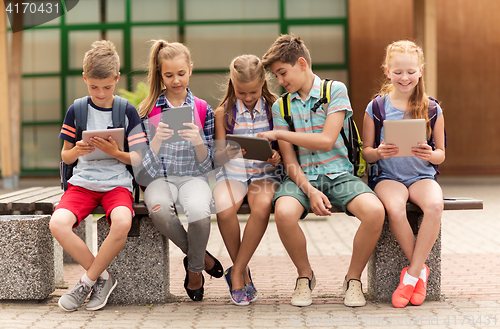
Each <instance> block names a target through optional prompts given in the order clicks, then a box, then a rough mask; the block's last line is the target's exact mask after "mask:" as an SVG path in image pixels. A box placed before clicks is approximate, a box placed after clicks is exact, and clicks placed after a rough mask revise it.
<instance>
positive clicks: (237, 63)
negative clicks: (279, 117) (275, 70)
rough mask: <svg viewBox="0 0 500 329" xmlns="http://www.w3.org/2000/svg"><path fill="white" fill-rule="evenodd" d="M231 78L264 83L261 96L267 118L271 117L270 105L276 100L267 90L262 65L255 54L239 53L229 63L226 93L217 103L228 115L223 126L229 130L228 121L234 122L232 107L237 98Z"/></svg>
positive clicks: (243, 81) (244, 81)
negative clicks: (265, 106) (267, 111)
mask: <svg viewBox="0 0 500 329" xmlns="http://www.w3.org/2000/svg"><path fill="white" fill-rule="evenodd" d="M233 79H235V80H236V81H238V82H240V83H250V82H254V81H259V82H260V83H264V84H263V86H262V97H264V100H265V101H266V104H267V106H268V108H269V117H268V119H271V117H272V112H271V106H272V105H273V103H274V102H275V101H276V99H277V97H276V95H274V94H273V93H272V92H271V91H270V90H269V87H268V85H267V75H266V70H265V69H264V65H263V64H262V62H261V60H260V59H259V58H258V57H257V56H255V55H241V56H238V57H236V58H235V59H233V61H232V62H231V64H230V65H229V79H228V82H227V88H226V95H225V96H224V98H223V99H222V100H221V101H220V103H219V107H221V106H222V107H224V115H225V116H226V115H227V117H228V120H224V128H226V130H229V128H228V126H227V123H228V122H230V123H233V124H234V121H235V118H234V117H233V107H234V105H235V104H236V99H237V98H236V93H235V91H234V85H233V82H232V80H233Z"/></svg>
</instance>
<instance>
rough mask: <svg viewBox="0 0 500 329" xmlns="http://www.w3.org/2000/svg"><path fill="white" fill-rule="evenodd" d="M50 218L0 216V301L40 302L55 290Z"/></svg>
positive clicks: (47, 216)
mask: <svg viewBox="0 0 500 329" xmlns="http://www.w3.org/2000/svg"><path fill="white" fill-rule="evenodd" d="M49 221H50V215H39V216H30V215H17V216H0V250H1V252H0V299H2V300H3V299H20V300H34V299H37V300H41V299H45V298H47V297H48V296H49V295H50V294H51V293H53V292H54V290H55V284H54V242H53V238H52V234H51V233H50V230H49Z"/></svg>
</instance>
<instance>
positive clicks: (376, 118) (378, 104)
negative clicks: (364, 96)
mask: <svg viewBox="0 0 500 329" xmlns="http://www.w3.org/2000/svg"><path fill="white" fill-rule="evenodd" d="M384 102H385V97H382V96H380V95H377V96H376V97H375V99H374V100H373V101H372V111H373V123H374V125H375V140H374V141H373V147H374V148H377V147H378V146H379V145H380V136H381V135H382V127H383V126H384V120H385V107H384V106H385V105H384Z"/></svg>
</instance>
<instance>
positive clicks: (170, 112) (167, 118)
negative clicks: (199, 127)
mask: <svg viewBox="0 0 500 329" xmlns="http://www.w3.org/2000/svg"><path fill="white" fill-rule="evenodd" d="M192 112H193V109H192V108H191V106H189V105H183V106H179V107H171V108H166V109H164V111H162V112H161V122H163V123H166V124H168V128H169V129H173V130H174V135H173V136H172V137H170V138H169V139H167V140H166V141H165V142H166V143H173V142H180V141H183V139H182V138H181V137H180V136H179V134H178V133H177V131H178V130H184V129H191V128H189V127H187V126H184V123H190V122H193V120H192V115H191V113H192Z"/></svg>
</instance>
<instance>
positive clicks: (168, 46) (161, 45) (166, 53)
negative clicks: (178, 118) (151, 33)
mask: <svg viewBox="0 0 500 329" xmlns="http://www.w3.org/2000/svg"><path fill="white" fill-rule="evenodd" d="M151 42H152V43H153V45H152V46H151V50H150V52H149V72H148V85H149V94H148V96H147V97H146V99H144V100H143V101H142V102H141V104H139V116H140V117H141V118H144V117H147V116H148V115H149V113H151V110H152V109H153V107H154V106H155V104H156V101H157V100H158V97H160V95H161V92H162V90H163V89H165V88H166V87H165V84H164V83H163V78H162V76H161V66H162V64H163V61H165V60H169V59H173V58H175V57H177V56H179V55H182V56H185V57H186V61H187V63H188V65H191V53H190V52H189V49H188V48H187V47H186V46H184V45H183V44H182V43H179V42H166V41H165V40H151Z"/></svg>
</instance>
